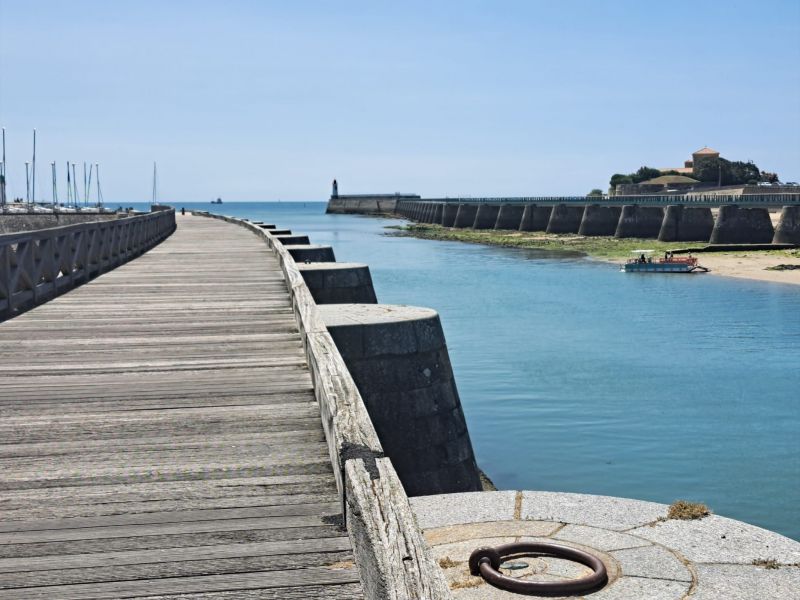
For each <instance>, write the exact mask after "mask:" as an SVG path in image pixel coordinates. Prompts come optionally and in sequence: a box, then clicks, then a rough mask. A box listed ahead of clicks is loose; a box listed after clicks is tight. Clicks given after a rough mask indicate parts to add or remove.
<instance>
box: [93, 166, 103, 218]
mask: <svg viewBox="0 0 800 600" xmlns="http://www.w3.org/2000/svg"><path fill="white" fill-rule="evenodd" d="M94 170H95V173H97V206H98V207H102V206H103V194H102V193H101V192H100V163H95V164H94Z"/></svg>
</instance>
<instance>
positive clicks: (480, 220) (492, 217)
mask: <svg viewBox="0 0 800 600" xmlns="http://www.w3.org/2000/svg"><path fill="white" fill-rule="evenodd" d="M498 212H500V207H499V206H497V205H496V204H481V205H480V206H478V212H477V213H475V222H474V223H473V224H472V228H473V229H494V224H495V223H496V222H497V213H498Z"/></svg>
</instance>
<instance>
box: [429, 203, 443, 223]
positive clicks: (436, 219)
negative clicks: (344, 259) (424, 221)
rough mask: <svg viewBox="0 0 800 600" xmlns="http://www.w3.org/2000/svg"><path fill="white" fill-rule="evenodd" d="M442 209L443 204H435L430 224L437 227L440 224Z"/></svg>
mask: <svg viewBox="0 0 800 600" xmlns="http://www.w3.org/2000/svg"><path fill="white" fill-rule="evenodd" d="M443 209H444V204H441V203H439V202H437V203H436V204H435V205H434V207H433V219H432V220H431V223H436V224H437V225H441V224H442V212H443Z"/></svg>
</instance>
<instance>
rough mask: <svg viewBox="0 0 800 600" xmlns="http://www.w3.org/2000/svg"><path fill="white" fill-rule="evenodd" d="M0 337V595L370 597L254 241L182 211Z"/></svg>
mask: <svg viewBox="0 0 800 600" xmlns="http://www.w3.org/2000/svg"><path fill="white" fill-rule="evenodd" d="M0 344H2V345H3V346H4V347H10V348H13V351H12V352H8V353H6V354H5V358H4V361H3V362H2V364H0V439H2V440H3V444H2V445H0V490H2V494H0V519H1V520H0V573H2V575H1V576H0V588H3V589H2V591H0V596H2V597H3V598H124V597H151V598H157V597H169V596H182V597H186V596H187V595H190V596H193V597H207V598H209V599H212V598H215V600H222V598H225V597H226V596H228V597H229V598H233V597H237V598H248V597H259V598H284V599H288V598H361V597H362V594H361V586H360V583H359V580H358V575H357V573H356V571H355V570H354V568H353V555H352V551H351V548H350V543H349V539H348V537H347V535H346V532H345V531H344V530H343V529H342V527H341V526H340V523H341V520H342V518H341V514H340V513H341V503H340V501H339V498H338V495H337V493H336V483H335V481H336V480H335V477H334V473H333V470H332V467H331V463H330V457H329V453H328V445H327V443H326V439H325V435H324V432H323V429H322V423H321V419H320V411H319V407H318V404H317V400H316V396H315V393H314V388H313V386H312V379H311V374H310V372H309V369H308V366H307V359H306V355H305V351H304V342H303V338H302V336H301V334H300V332H299V329H298V325H297V322H296V320H295V314H294V309H293V303H292V297H291V294H290V293H289V289H288V287H287V284H286V280H285V278H284V274H283V272H282V271H281V267H280V263H279V261H278V260H277V259H276V257H275V256H274V254H273V253H272V252H271V251H270V250H269V248H268V247H267V246H266V245H265V244H264V243H263V241H262V240H261V239H259V238H258V237H256V236H254V235H252V234H251V233H249V232H248V231H245V230H243V229H242V228H239V227H234V226H232V225H229V224H226V223H223V222H219V221H213V220H210V219H202V218H191V217H185V218H181V217H179V227H178V230H177V231H176V232H175V233H174V234H173V235H172V236H171V237H170V238H169V239H168V240H166V241H165V242H163V243H162V244H160V245H159V246H157V247H156V248H154V249H153V250H151V251H150V252H147V253H145V254H143V255H142V256H140V257H139V258H137V259H136V260H133V261H131V262H129V263H127V264H126V265H124V266H121V267H119V268H117V269H114V270H112V271H109V272H107V273H105V274H103V275H102V276H100V277H98V278H96V279H94V280H92V281H91V282H89V283H86V284H85V285H83V286H81V287H79V288H77V289H75V290H73V291H71V292H69V293H67V294H64V295H62V296H60V297H59V298H57V299H55V300H53V301H51V302H48V303H46V304H43V305H40V306H38V307H37V308H35V309H33V310H30V311H29V312H27V313H25V314H23V315H21V316H19V317H17V318H14V319H12V320H10V321H6V322H5V323H2V324H0Z"/></svg>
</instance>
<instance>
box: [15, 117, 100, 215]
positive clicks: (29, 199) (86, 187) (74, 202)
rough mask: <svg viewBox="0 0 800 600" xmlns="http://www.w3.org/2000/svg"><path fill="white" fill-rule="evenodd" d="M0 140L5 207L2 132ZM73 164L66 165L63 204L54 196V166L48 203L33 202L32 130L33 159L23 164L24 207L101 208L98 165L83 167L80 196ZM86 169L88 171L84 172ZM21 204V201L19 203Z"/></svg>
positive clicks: (34, 166) (55, 194)
mask: <svg viewBox="0 0 800 600" xmlns="http://www.w3.org/2000/svg"><path fill="white" fill-rule="evenodd" d="M2 137H3V160H2V162H0V206H5V205H6V204H9V202H8V198H7V191H6V190H7V183H8V179H7V173H8V171H7V166H8V162H7V160H6V130H5V128H3V130H2ZM76 164H77V163H75V162H70V161H67V162H66V173H67V177H66V183H67V195H66V199H65V201H63V202H61V201H59V194H58V176H57V175H58V174H57V168H56V163H55V162H51V163H50V170H51V173H52V196H51V201H50V202H49V203H48V202H46V201H45V200H43V199H42V200H39V201H37V197H36V130H35V129H34V130H33V156H32V157H31V160H30V161H26V162H25V204H52V206H54V207H57V206H66V207H74V208H77V207H79V206H90V205H91V206H98V207H101V206H103V191H102V188H101V187H100V164H99V163H86V162H84V163H83V193H82V194H81V191H80V190H79V187H78V177H77V173H76V170H75V168H76ZM87 166H88V168H87ZM92 179H94V187H95V197H94V202H92V183H93V182H92ZM20 200H21V199H20Z"/></svg>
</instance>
